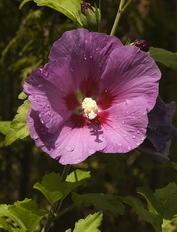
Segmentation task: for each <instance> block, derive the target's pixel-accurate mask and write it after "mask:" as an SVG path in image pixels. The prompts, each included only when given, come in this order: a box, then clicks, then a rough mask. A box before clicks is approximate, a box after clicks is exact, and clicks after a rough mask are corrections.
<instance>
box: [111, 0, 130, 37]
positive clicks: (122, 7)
mask: <svg viewBox="0 0 177 232" xmlns="http://www.w3.org/2000/svg"><path fill="white" fill-rule="evenodd" d="M126 1H127V0H121V1H120V4H119V8H118V11H117V15H116V18H115V20H114V24H113V27H112V30H111V33H110V35H115V33H116V30H117V28H118V25H119V22H120V18H121V16H122V13H123V12H124V11H125V9H126V8H127V7H128V5H129V4H130V2H131V1H132V0H128V1H127V2H126Z"/></svg>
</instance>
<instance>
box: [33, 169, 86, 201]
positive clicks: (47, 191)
mask: <svg viewBox="0 0 177 232" xmlns="http://www.w3.org/2000/svg"><path fill="white" fill-rule="evenodd" d="M87 178H90V172H86V171H82V170H76V171H74V172H72V173H70V174H69V175H68V176H67V178H66V181H64V182H62V181H61V177H60V174H59V173H58V174H56V173H51V174H48V175H45V176H44V177H43V178H42V182H41V184H40V183H36V184H35V185H34V188H35V189H38V190H39V191H41V192H42V193H43V194H44V196H45V197H46V198H47V200H48V201H49V202H50V203H51V204H53V203H54V202H56V201H58V200H60V199H61V198H64V197H66V196H67V195H68V194H69V193H70V192H71V191H72V190H73V189H75V188H76V187H78V186H80V185H82V184H83V182H84V180H85V179H87Z"/></svg>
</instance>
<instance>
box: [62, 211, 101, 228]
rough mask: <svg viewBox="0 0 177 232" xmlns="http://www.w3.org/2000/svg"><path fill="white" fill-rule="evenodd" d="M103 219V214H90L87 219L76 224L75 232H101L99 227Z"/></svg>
mask: <svg viewBox="0 0 177 232" xmlns="http://www.w3.org/2000/svg"><path fill="white" fill-rule="evenodd" d="M102 219H103V214H102V212H98V213H95V214H93V215H92V214H89V215H88V216H87V217H86V218H85V219H80V220H79V221H78V222H76V224H75V228H74V230H73V232H99V231H100V230H99V229H98V227H99V226H100V224H101V221H102ZM65 232H71V229H68V230H66V231H65Z"/></svg>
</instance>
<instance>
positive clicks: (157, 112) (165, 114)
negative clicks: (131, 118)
mask: <svg viewBox="0 0 177 232" xmlns="http://www.w3.org/2000/svg"><path fill="white" fill-rule="evenodd" d="M174 111H175V102H171V103H170V104H165V103H164V102H163V101H162V100H161V99H160V97H158V98H157V101H156V104H155V106H154V108H153V109H152V111H151V112H149V113H148V119H149V123H148V127H147V134H146V135H147V137H146V139H145V140H144V142H143V143H142V144H141V145H140V146H139V149H140V150H141V151H143V152H146V153H148V154H150V155H151V156H152V157H153V158H154V159H156V160H158V161H160V162H162V163H166V162H168V161H169V158H168V157H167V156H168V155H169V148H170V144H171V141H170V139H171V137H172V136H175V135H177V129H176V128H175V127H174V126H173V125H172V116H173V114H174Z"/></svg>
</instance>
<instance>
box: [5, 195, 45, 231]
mask: <svg viewBox="0 0 177 232" xmlns="http://www.w3.org/2000/svg"><path fill="white" fill-rule="evenodd" d="M45 214H46V213H45V212H42V211H39V210H38V206H37V203H36V202H35V201H34V200H31V199H25V200H24V201H17V202H15V203H14V204H13V205H0V216H1V217H4V216H5V217H7V218H9V219H10V220H11V221H12V223H11V224H9V226H10V227H11V229H12V231H16V232H25V231H28V232H32V231H33V230H34V229H35V227H36V225H37V224H38V222H39V221H40V220H41V219H42V218H43V217H44V215H45ZM2 220H3V219H2ZM2 220H0V224H1V223H2V222H3V221H2ZM13 224H14V225H13ZM3 225H4V226H6V228H5V227H3V228H5V229H8V231H10V232H11V230H10V229H9V227H7V225H5V224H3ZM15 227H16V228H15Z"/></svg>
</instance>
